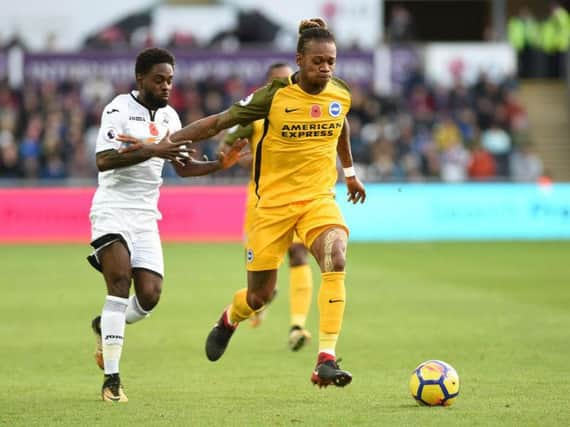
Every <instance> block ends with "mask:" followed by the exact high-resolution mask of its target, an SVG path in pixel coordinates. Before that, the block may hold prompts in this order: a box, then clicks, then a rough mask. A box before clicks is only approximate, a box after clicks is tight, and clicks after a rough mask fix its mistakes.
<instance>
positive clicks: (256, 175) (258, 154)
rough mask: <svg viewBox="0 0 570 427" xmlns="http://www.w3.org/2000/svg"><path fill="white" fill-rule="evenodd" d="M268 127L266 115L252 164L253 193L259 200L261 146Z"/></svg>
mask: <svg viewBox="0 0 570 427" xmlns="http://www.w3.org/2000/svg"><path fill="white" fill-rule="evenodd" d="M268 129H269V119H268V118H267V117H266V118H265V119H264V120H263V134H262V135H261V138H260V139H259V142H258V143H257V147H255V165H254V174H253V180H254V182H255V195H256V196H257V200H258V201H259V193H258V190H259V177H260V175H261V146H262V145H263V140H264V139H265V135H267V130H268Z"/></svg>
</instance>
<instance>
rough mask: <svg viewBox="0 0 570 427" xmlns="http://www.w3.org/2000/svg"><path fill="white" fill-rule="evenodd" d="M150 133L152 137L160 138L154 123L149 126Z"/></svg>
mask: <svg viewBox="0 0 570 427" xmlns="http://www.w3.org/2000/svg"><path fill="white" fill-rule="evenodd" d="M148 131H149V132H150V134H151V135H152V136H158V128H157V127H156V125H155V124H154V123H152V122H151V123H149V124H148Z"/></svg>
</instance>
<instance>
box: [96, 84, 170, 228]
mask: <svg viewBox="0 0 570 427" xmlns="http://www.w3.org/2000/svg"><path fill="white" fill-rule="evenodd" d="M136 96H137V92H136V91H135V92H131V93H129V94H123V95H118V96H117V97H115V99H113V100H112V101H111V102H110V103H109V104H108V105H107V106H106V107H105V109H104V110H103V113H102V117H101V128H100V129H99V134H98V136H97V145H96V147H95V151H96V152H97V153H100V152H102V151H107V150H118V149H119V148H120V146H121V142H120V141H117V136H118V135H119V134H124V135H130V136H133V137H135V138H138V139H140V140H142V141H144V142H145V143H157V142H158V141H160V139H161V138H163V137H164V136H165V134H166V132H167V131H170V133H173V132H175V131H177V130H178V129H180V128H181V123H180V118H179V117H178V114H177V113H176V111H175V110H174V109H173V108H172V107H171V106H169V105H167V106H166V107H164V108H159V109H158V110H156V111H151V110H149V109H148V108H147V107H145V106H144V105H143V104H141V103H140V102H139V101H138V100H137V98H136ZM163 166H164V160H163V159H161V158H159V157H151V158H150V159H148V160H145V161H144V162H141V163H138V164H136V165H132V166H127V167H123V168H117V169H112V170H107V171H104V172H99V176H98V183H99V185H98V187H97V191H96V192H95V195H94V196H93V202H92V204H91V214H94V213H97V212H101V211H102V210H106V209H113V208H121V209H125V208H126V209H136V210H140V211H146V212H149V213H153V214H154V215H155V217H156V218H157V219H160V217H161V215H160V212H159V211H158V196H159V188H160V185H161V184H162V168H163Z"/></svg>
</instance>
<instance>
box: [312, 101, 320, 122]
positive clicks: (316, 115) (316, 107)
mask: <svg viewBox="0 0 570 427" xmlns="http://www.w3.org/2000/svg"><path fill="white" fill-rule="evenodd" d="M322 115H323V112H322V110H321V106H320V105H319V104H313V105H311V117H312V118H313V119H318V118H319V117H321V116H322Z"/></svg>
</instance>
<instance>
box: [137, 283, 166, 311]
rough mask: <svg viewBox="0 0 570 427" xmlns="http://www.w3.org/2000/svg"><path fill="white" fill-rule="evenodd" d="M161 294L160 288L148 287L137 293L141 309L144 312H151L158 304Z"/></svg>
mask: <svg viewBox="0 0 570 427" xmlns="http://www.w3.org/2000/svg"><path fill="white" fill-rule="evenodd" d="M161 293H162V286H153V287H148V288H145V289H144V290H143V291H141V292H139V293H137V299H138V300H139V304H140V306H141V308H142V309H143V310H145V311H151V310H152V309H153V308H154V307H156V305H157V304H158V301H159V300H160V294H161Z"/></svg>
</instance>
